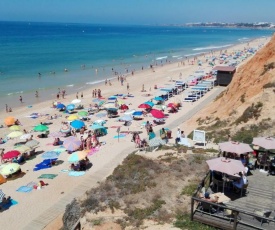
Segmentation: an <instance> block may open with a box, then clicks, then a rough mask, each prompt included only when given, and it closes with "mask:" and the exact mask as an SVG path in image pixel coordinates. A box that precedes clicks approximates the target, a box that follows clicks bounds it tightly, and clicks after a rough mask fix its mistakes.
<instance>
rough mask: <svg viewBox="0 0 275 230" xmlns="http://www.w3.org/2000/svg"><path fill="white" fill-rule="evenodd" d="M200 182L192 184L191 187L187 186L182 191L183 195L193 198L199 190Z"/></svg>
mask: <svg viewBox="0 0 275 230" xmlns="http://www.w3.org/2000/svg"><path fill="white" fill-rule="evenodd" d="M198 185H199V182H197V183H191V184H189V185H186V186H185V187H184V188H183V189H182V191H181V195H186V196H192V195H193V194H194V192H195V191H196V189H197V188H198Z"/></svg>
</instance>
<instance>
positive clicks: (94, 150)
mask: <svg viewBox="0 0 275 230" xmlns="http://www.w3.org/2000/svg"><path fill="white" fill-rule="evenodd" d="M98 151H99V148H98V147H97V148H92V149H90V151H89V152H88V154H87V156H92V155H94V154H95V153H96V152H98Z"/></svg>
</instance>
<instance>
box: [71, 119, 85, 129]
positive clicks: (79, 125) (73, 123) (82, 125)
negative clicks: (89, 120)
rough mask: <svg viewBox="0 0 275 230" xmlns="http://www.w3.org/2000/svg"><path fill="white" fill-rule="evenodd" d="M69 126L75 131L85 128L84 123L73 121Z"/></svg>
mask: <svg viewBox="0 0 275 230" xmlns="http://www.w3.org/2000/svg"><path fill="white" fill-rule="evenodd" d="M71 126H72V127H73V128H75V129H81V128H82V127H84V126H85V123H84V122H83V121H81V120H74V121H72V122H71Z"/></svg>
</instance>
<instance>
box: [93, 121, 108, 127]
mask: <svg viewBox="0 0 275 230" xmlns="http://www.w3.org/2000/svg"><path fill="white" fill-rule="evenodd" d="M93 124H94V125H95V124H97V125H101V126H103V125H104V124H106V121H105V120H96V121H94V122H93Z"/></svg>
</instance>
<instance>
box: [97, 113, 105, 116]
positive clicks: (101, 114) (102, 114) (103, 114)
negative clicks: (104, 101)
mask: <svg viewBox="0 0 275 230" xmlns="http://www.w3.org/2000/svg"><path fill="white" fill-rule="evenodd" d="M106 115H107V113H98V114H96V115H95V116H96V117H105V116H106Z"/></svg>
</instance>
